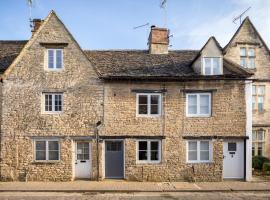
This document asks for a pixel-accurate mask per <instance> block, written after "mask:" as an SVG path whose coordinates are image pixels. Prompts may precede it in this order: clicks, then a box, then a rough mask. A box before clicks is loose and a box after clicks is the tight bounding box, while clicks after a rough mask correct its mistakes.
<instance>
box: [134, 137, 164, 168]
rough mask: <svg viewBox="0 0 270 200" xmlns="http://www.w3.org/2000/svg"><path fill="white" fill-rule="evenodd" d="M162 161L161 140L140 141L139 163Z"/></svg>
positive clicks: (138, 149) (138, 150)
mask: <svg viewBox="0 0 270 200" xmlns="http://www.w3.org/2000/svg"><path fill="white" fill-rule="evenodd" d="M160 160H161V141H160V140H139V141H138V142H137V162H139V163H159V162H160Z"/></svg>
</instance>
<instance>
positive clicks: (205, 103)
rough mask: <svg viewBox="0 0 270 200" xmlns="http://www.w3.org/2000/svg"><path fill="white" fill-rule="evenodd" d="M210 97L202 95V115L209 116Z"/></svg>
mask: <svg viewBox="0 0 270 200" xmlns="http://www.w3.org/2000/svg"><path fill="white" fill-rule="evenodd" d="M209 103H210V98H209V95H204V94H202V95H200V114H209V106H210V105H209Z"/></svg>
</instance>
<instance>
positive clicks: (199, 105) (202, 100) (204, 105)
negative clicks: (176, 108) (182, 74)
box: [186, 93, 211, 117]
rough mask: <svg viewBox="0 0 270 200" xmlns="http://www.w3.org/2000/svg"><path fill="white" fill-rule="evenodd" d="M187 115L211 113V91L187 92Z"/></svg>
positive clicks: (202, 115)
mask: <svg viewBox="0 0 270 200" xmlns="http://www.w3.org/2000/svg"><path fill="white" fill-rule="evenodd" d="M186 105H187V106H186V107H187V116H188V117H209V116H210V115H211V93H188V94H187V100H186Z"/></svg>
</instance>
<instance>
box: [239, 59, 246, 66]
mask: <svg viewBox="0 0 270 200" xmlns="http://www.w3.org/2000/svg"><path fill="white" fill-rule="evenodd" d="M240 65H241V66H242V67H246V66H247V62H246V58H240Z"/></svg>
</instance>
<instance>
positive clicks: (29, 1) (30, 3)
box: [27, 0, 34, 28]
mask: <svg viewBox="0 0 270 200" xmlns="http://www.w3.org/2000/svg"><path fill="white" fill-rule="evenodd" d="M33 1H34V0H27V3H28V6H29V21H30V28H32V27H33V25H32V22H33V19H32V8H33Z"/></svg>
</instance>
